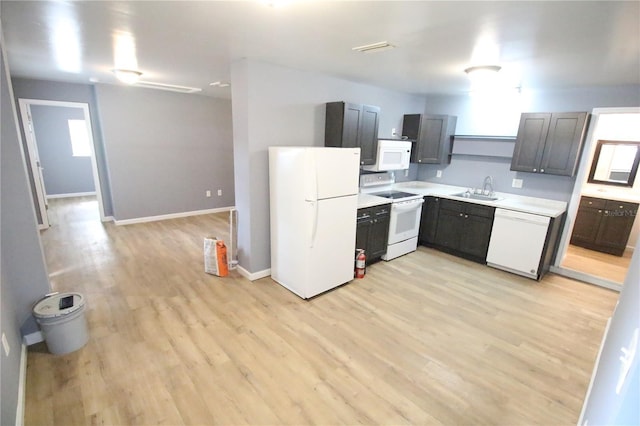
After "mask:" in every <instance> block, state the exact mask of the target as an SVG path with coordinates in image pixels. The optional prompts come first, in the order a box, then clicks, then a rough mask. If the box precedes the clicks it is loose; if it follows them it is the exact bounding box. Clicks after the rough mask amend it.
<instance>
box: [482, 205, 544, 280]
mask: <svg viewBox="0 0 640 426" xmlns="http://www.w3.org/2000/svg"><path fill="white" fill-rule="evenodd" d="M550 220H551V219H550V218H549V217H547V216H540V215H536V214H531V213H522V212H517V211H514V210H505V209H496V213H495V216H494V219H493V229H492V230H491V239H490V240H489V251H488V252H487V265H489V266H492V267H494V268H498V269H503V270H505V271H509V272H513V273H515V274H519V275H523V276H525V277H528V278H533V279H538V273H539V272H540V270H539V268H540V264H541V257H542V250H543V249H544V243H545V241H546V239H547V231H548V229H549V222H550Z"/></svg>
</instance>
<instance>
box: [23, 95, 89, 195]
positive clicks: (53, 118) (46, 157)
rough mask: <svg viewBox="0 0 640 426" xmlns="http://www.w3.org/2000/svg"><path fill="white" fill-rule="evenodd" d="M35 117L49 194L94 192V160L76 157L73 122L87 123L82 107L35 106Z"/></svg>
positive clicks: (33, 113) (34, 127) (35, 127)
mask: <svg viewBox="0 0 640 426" xmlns="http://www.w3.org/2000/svg"><path fill="white" fill-rule="evenodd" d="M31 118H32V120H33V129H34V133H35V135H36V143H37V145H38V154H39V156H40V164H42V167H43V169H44V170H43V171H42V174H43V180H44V187H45V191H46V193H47V195H56V194H73V193H78V192H94V191H95V190H96V188H95V185H94V183H93V172H92V170H91V158H90V157H74V156H73V151H72V149H71V135H70V133H69V120H84V113H83V111H82V109H81V108H69V107H59V106H49V105H32V106H31Z"/></svg>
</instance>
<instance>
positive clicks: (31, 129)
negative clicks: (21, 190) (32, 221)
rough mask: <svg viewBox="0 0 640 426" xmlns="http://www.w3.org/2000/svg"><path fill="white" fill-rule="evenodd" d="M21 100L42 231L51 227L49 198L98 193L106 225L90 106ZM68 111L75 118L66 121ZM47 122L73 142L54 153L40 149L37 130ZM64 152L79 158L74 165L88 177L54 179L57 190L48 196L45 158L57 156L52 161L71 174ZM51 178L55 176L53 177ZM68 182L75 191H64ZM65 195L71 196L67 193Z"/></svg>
mask: <svg viewBox="0 0 640 426" xmlns="http://www.w3.org/2000/svg"><path fill="white" fill-rule="evenodd" d="M18 101H19V106H20V114H21V118H22V127H23V130H24V134H25V138H26V146H27V151H28V153H27V157H28V163H29V164H28V169H29V172H30V173H29V174H30V175H31V177H32V179H33V187H32V190H33V191H34V203H35V204H36V206H35V207H36V213H37V216H38V224H39V227H40V229H46V228H48V227H49V226H50V218H49V216H48V214H47V210H48V201H47V198H48V197H49V198H56V197H64V196H74V195H78V196H80V195H87V194H93V193H95V196H96V199H97V202H98V211H99V214H100V220H101V221H103V222H104V221H106V217H105V213H104V203H103V198H102V191H101V186H100V175H99V171H98V165H97V161H96V155H95V146H94V138H93V133H92V126H91V116H90V114H89V105H88V104H86V103H79V102H60V101H48V100H40V99H19V100H18ZM43 107H46V108H43ZM50 108H53V109H50ZM41 109H42V110H41ZM64 109H66V110H67V111H72V112H73V114H72V119H66V118H64V117H61V116H60V114H58V113H60V112H62V111H63V110H64ZM34 113H35V114H34ZM45 120H46V122H47V123H46V124H47V125H50V126H55V128H56V129H59V130H60V131H61V132H62V133H64V134H65V136H66V137H67V138H66V140H68V141H69V143H68V144H66V145H68V146H65V147H64V148H63V149H60V148H57V149H54V150H52V152H53V154H52V153H51V152H48V153H45V152H41V151H42V149H41V150H39V149H38V142H39V139H38V137H39V136H38V131H37V129H38V128H39V127H40V125H43V123H42V121H45ZM46 135H47V132H43V133H41V135H40V136H41V137H44V136H46ZM41 148H42V146H41ZM48 148H49V147H47V148H46V149H45V150H48ZM62 151H65V152H66V151H68V157H69V158H71V157H74V158H75V161H76V163H74V164H79V163H82V164H83V167H84V172H83V173H84V174H85V175H84V178H78V177H77V176H66V177H62V178H60V177H58V178H56V179H53V178H50V179H49V181H48V183H49V186H50V187H51V188H53V187H55V188H56V189H50V192H51V193H49V194H48V193H47V185H46V184H45V174H46V173H47V170H45V167H46V165H44V164H43V160H44V158H43V156H42V155H47V154H49V156H51V155H53V157H54V158H55V159H51V160H48V161H53V162H54V163H53V164H55V167H56V169H59V170H61V171H65V172H67V174H68V172H69V169H70V168H71V166H67V165H65V164H62V162H63V161H64V160H63V158H64V155H62ZM82 157H86V159H87V160H89V161H84V160H85V158H82ZM50 164H52V163H50ZM89 169H90V170H89ZM47 176H51V174H50V175H47ZM65 179H66V181H67V184H68V185H69V184H70V185H72V188H71V189H67V190H64V189H63V190H61V189H60V188H61V187H64V181H65ZM91 180H92V181H93V184H92V185H91V184H90V181H91ZM78 184H84V185H85V187H84V188H85V190H82V189H78ZM74 185H75V186H74ZM67 188H68V186H67ZM65 192H67V193H66V194H65Z"/></svg>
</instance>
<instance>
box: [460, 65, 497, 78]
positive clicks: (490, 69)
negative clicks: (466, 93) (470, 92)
mask: <svg viewBox="0 0 640 426" xmlns="http://www.w3.org/2000/svg"><path fill="white" fill-rule="evenodd" d="M501 69H502V67H501V66H499V65H479V66H475V67H469V68H467V69H465V70H464V72H466V73H467V74H468V75H469V77H471V76H473V75H477V74H489V75H495V74H496V73H497V72H498V71H500V70H501Z"/></svg>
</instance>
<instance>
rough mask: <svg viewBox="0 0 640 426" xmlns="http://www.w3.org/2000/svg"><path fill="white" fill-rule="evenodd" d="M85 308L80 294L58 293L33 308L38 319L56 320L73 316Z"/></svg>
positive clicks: (47, 297) (46, 297) (45, 298)
mask: <svg viewBox="0 0 640 426" xmlns="http://www.w3.org/2000/svg"><path fill="white" fill-rule="evenodd" d="M83 306H84V297H83V296H82V295H81V294H80V293H57V294H52V295H48V296H45V297H44V299H42V300H40V301H39V302H38V303H36V304H35V306H34V307H33V315H34V316H35V317H36V318H55V317H60V316H63V315H68V314H71V313H73V312H75V311H77V310H78V309H81V308H82V307H83Z"/></svg>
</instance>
